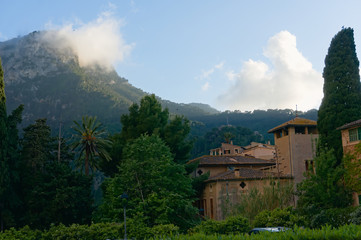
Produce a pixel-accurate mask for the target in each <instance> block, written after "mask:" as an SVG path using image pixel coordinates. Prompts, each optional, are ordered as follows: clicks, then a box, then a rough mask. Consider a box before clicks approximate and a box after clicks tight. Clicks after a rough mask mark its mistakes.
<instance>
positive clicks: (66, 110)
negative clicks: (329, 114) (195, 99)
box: [0, 32, 317, 155]
mask: <svg viewBox="0 0 361 240" xmlns="http://www.w3.org/2000/svg"><path fill="white" fill-rule="evenodd" d="M44 34H46V32H33V33H31V34H28V35H26V36H24V37H19V38H15V39H12V40H9V41H6V42H0V57H1V59H2V65H3V69H4V73H5V91H6V96H7V107H8V111H11V110H13V109H14V108H16V107H17V106H18V105H19V104H24V105H25V110H24V113H23V124H22V126H21V127H25V126H27V125H29V124H30V123H33V122H34V120H35V119H38V118H47V119H48V124H49V125H50V126H51V128H52V129H53V131H54V132H57V131H58V128H59V125H60V123H62V124H63V126H64V127H63V132H65V133H69V130H70V128H69V127H70V126H71V125H72V122H73V120H79V119H80V118H81V116H82V115H85V114H88V115H93V116H97V117H98V118H99V120H100V121H101V122H103V123H104V125H105V126H106V127H107V128H108V130H109V131H110V132H111V133H114V132H116V131H120V129H121V125H120V116H121V115H122V114H124V113H127V112H128V107H129V106H130V105H131V104H132V103H133V102H139V101H140V99H141V98H142V97H143V96H144V95H146V94H147V93H146V92H144V91H143V90H141V89H138V88H136V87H134V86H132V85H131V84H130V83H129V82H128V80H127V79H125V78H122V77H120V76H119V75H118V73H117V72H115V70H114V69H110V70H105V69H103V68H101V67H99V66H93V67H87V68H85V67H81V66H80V65H79V62H78V58H77V56H76V55H75V54H74V53H73V52H72V51H71V50H70V49H69V48H64V47H59V46H56V45H54V44H53V43H52V42H51V40H49V38H44ZM159 100H160V101H161V103H162V105H163V107H166V108H168V109H169V111H170V113H171V114H178V115H184V116H186V117H187V118H188V119H190V120H191V122H192V131H191V138H193V139H194V140H195V144H197V143H196V142H197V141H199V140H202V137H204V136H205V134H206V133H207V132H210V131H212V129H213V128H220V127H221V126H228V125H231V126H237V127H238V126H240V127H246V128H249V129H251V130H252V131H253V132H255V133H256V134H260V135H261V136H262V140H263V141H268V140H270V141H271V142H272V141H273V136H272V135H270V134H268V133H267V130H269V129H271V128H273V127H274V126H277V125H279V124H281V123H283V122H285V121H288V120H290V119H291V118H293V117H295V112H293V111H292V110H290V109H285V110H278V109H276V110H272V109H269V110H254V111H253V112H239V111H234V112H229V111H226V112H219V111H217V110H216V109H214V108H212V107H210V106H209V105H206V104H201V103H191V104H179V103H174V102H171V101H168V100H163V99H159ZM298 114H299V115H300V116H302V117H305V118H309V119H313V120H317V111H316V110H310V111H308V112H306V113H298ZM201 152H202V151H200V152H198V151H196V152H193V154H194V155H198V154H200V153H201ZM193 154H192V155H193Z"/></svg>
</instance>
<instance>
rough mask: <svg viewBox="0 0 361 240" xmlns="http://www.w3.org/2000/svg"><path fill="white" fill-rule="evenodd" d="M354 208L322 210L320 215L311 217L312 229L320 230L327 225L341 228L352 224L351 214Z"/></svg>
mask: <svg viewBox="0 0 361 240" xmlns="http://www.w3.org/2000/svg"><path fill="white" fill-rule="evenodd" d="M354 209H355V208H354V207H348V208H330V209H325V210H321V211H320V212H319V213H314V214H312V215H309V218H310V226H309V227H311V228H320V227H322V226H325V225H330V226H332V227H340V226H343V225H346V224H349V223H351V213H352V212H353V211H354Z"/></svg>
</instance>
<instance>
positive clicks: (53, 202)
mask: <svg viewBox="0 0 361 240" xmlns="http://www.w3.org/2000/svg"><path fill="white" fill-rule="evenodd" d="M21 142H22V151H21V159H22V164H21V165H22V171H21V175H20V176H21V180H22V181H21V183H22V185H21V187H22V188H21V189H22V194H21V195H22V196H23V199H22V202H23V208H21V214H19V216H18V219H19V221H18V222H19V223H18V225H30V226H32V227H35V228H45V227H48V226H50V224H52V223H54V224H59V223H63V224H71V223H82V224H84V223H89V222H90V218H91V211H92V207H91V205H92V197H91V188H90V185H91V178H90V177H86V176H83V175H81V174H80V173H76V172H73V171H72V170H71V168H70V166H69V163H68V162H65V161H60V162H59V161H58V159H57V151H56V150H57V144H56V138H54V137H52V136H51V129H50V127H49V126H48V125H47V124H46V119H38V120H36V121H35V123H34V124H31V125H29V126H27V127H26V128H24V137H23V139H22V141H21ZM66 148H67V147H66V146H64V149H66ZM63 155H64V156H67V154H63Z"/></svg>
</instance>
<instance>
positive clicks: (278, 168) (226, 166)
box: [189, 117, 318, 220]
mask: <svg viewBox="0 0 361 240" xmlns="http://www.w3.org/2000/svg"><path fill="white" fill-rule="evenodd" d="M268 132H269V133H273V134H274V137H275V146H273V145H270V144H259V143H251V144H250V145H249V146H246V147H241V146H236V145H233V144H232V142H231V143H222V145H221V147H219V148H216V149H211V150H210V155H208V156H207V155H206V156H202V157H199V158H196V159H193V160H191V161H189V164H191V163H195V162H197V163H198V167H197V169H196V170H195V171H194V172H193V176H194V177H197V176H200V175H202V174H205V173H209V178H208V179H207V180H206V181H205V182H204V189H203V192H202V193H201V196H200V198H199V200H197V202H196V206H197V207H198V208H199V209H200V214H202V215H204V216H205V217H209V218H211V219H216V220H222V219H224V217H225V209H226V207H227V206H226V205H227V204H231V205H232V204H236V203H238V202H239V198H240V196H241V195H242V194H245V193H247V192H249V190H250V189H252V188H256V189H258V190H259V191H260V192H262V191H263V189H264V187H265V186H269V185H270V184H274V182H275V180H279V181H280V183H281V184H288V183H290V182H293V183H294V184H296V183H298V182H300V181H301V180H302V179H303V173H304V172H305V171H307V169H309V167H310V166H312V164H313V162H312V159H313V155H314V150H315V144H316V141H317V139H318V131H317V123H316V121H312V120H308V119H303V118H298V117H296V118H294V119H292V120H290V121H288V122H285V123H283V124H281V125H279V126H277V127H275V128H272V129H271V130H269V131H268ZM294 204H295V203H294Z"/></svg>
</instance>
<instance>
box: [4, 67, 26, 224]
mask: <svg viewBox="0 0 361 240" xmlns="http://www.w3.org/2000/svg"><path fill="white" fill-rule="evenodd" d="M22 111H23V105H20V106H19V107H18V108H16V109H15V110H14V111H13V112H12V114H11V115H10V116H8V115H7V111H6V96H5V83H4V72H3V70H2V65H1V60H0V186H1V187H0V228H1V230H3V229H4V227H9V226H11V225H14V224H15V220H14V211H15V210H16V208H17V207H18V206H19V205H20V201H19V197H18V194H17V193H18V192H17V191H18V187H17V186H18V183H19V177H18V175H19V173H18V171H19V164H18V162H19V161H18V156H19V155H18V154H19V152H18V145H19V143H18V130H17V125H18V124H19V123H20V122H21V113H22Z"/></svg>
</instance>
